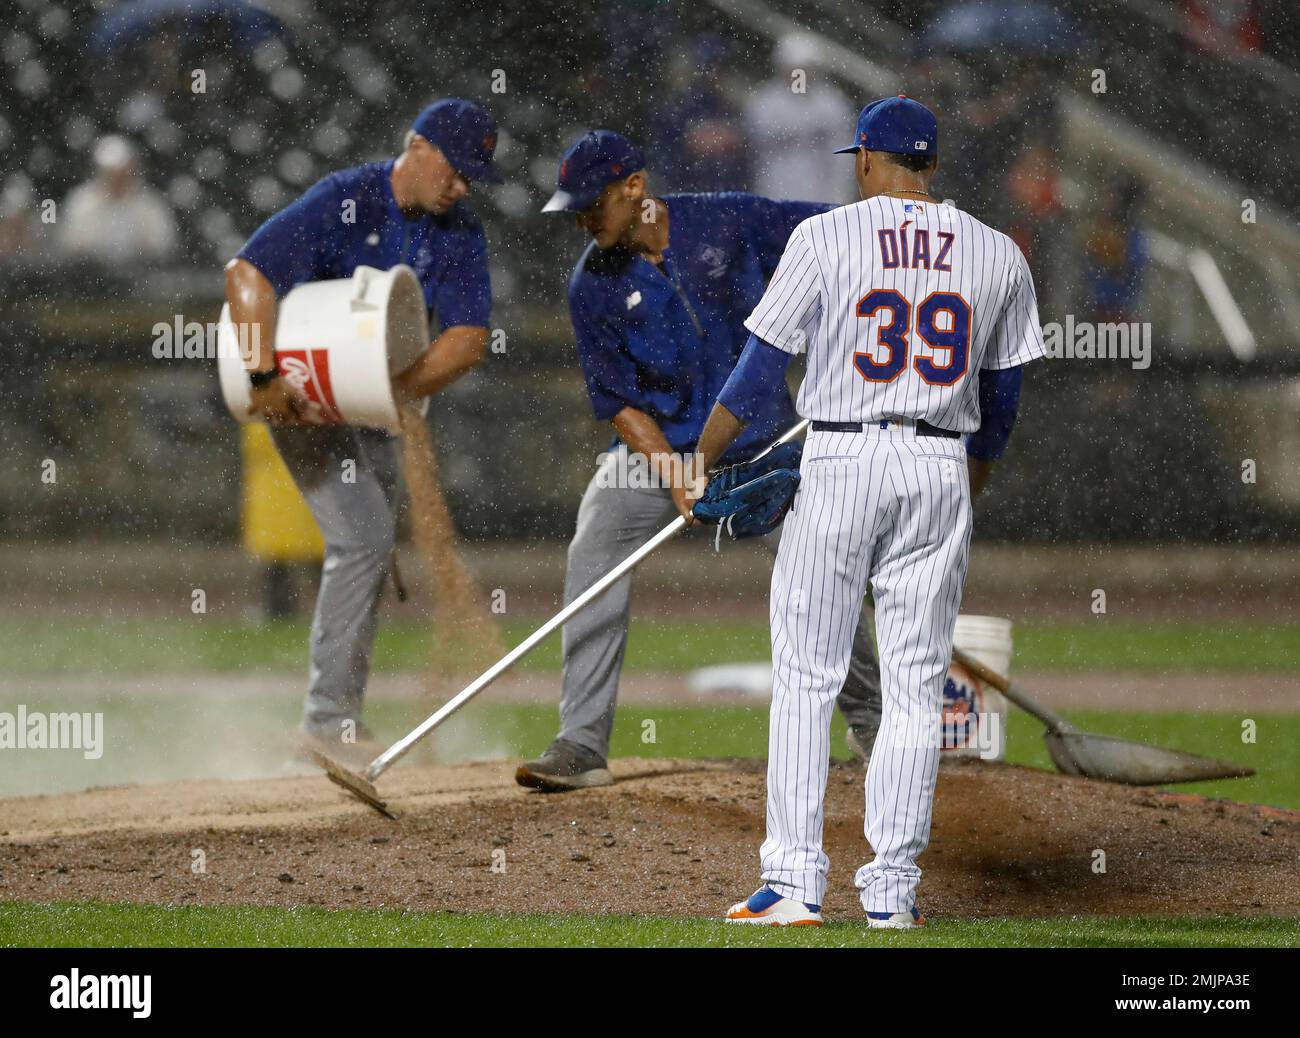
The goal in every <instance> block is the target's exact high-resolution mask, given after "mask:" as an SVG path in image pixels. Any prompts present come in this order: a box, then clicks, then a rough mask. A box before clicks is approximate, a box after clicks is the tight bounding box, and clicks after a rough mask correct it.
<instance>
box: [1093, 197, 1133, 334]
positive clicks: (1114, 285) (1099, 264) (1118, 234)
mask: <svg viewBox="0 0 1300 1038" xmlns="http://www.w3.org/2000/svg"><path fill="white" fill-rule="evenodd" d="M1141 201H1142V188H1141V185H1139V184H1138V182H1137V181H1136V180H1131V179H1124V180H1120V181H1114V182H1111V183H1108V184H1106V185H1104V186H1103V187H1102V188H1101V190H1100V191H1099V192H1098V195H1097V203H1096V206H1095V207H1094V209H1093V214H1092V216H1091V217H1090V218H1089V219H1087V220H1085V221H1084V223H1083V225H1082V228H1081V232H1082V238H1083V241H1082V244H1083V253H1084V269H1083V277H1084V285H1085V288H1086V291H1087V293H1088V295H1087V300H1088V310H1089V312H1090V313H1091V314H1092V315H1094V316H1095V318H1096V319H1097V320H1099V321H1117V322H1123V321H1133V320H1136V317H1135V316H1134V314H1135V311H1136V308H1137V302H1138V294H1139V293H1140V291H1141V288H1142V274H1143V271H1144V270H1145V269H1146V265H1147V256H1146V248H1145V245H1144V243H1143V238H1142V231H1141V228H1139V226H1138V222H1137V209H1138V206H1139V205H1140V203H1141Z"/></svg>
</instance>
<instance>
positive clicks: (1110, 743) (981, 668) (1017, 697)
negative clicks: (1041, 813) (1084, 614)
mask: <svg viewBox="0 0 1300 1038" xmlns="http://www.w3.org/2000/svg"><path fill="white" fill-rule="evenodd" d="M952 658H953V659H954V660H956V661H957V662H958V663H959V664H961V666H963V667H965V668H966V669H967V670H968V671H970V672H971V673H972V674H974V675H975V676H976V677H977V678H979V679H980V680H981V681H983V682H985V683H987V684H989V685H992V686H993V687H994V688H996V689H997V690H998V691H999V692H1001V693H1002V694H1003V695H1004V696H1006V697H1007V699H1009V700H1010V701H1011V702H1013V703H1015V704H1016V706H1018V707H1020V709H1021V710H1024V711H1025V712H1026V713H1028V714H1031V715H1032V716H1034V717H1036V718H1038V720H1040V721H1042V722H1043V724H1045V725H1046V726H1047V731H1045V732H1044V733H1043V741H1044V742H1046V743H1047V752H1048V753H1050V754H1051V755H1052V763H1054V764H1055V765H1056V766H1057V768H1059V769H1060V770H1061V771H1063V772H1064V773H1065V774H1067V775H1081V776H1083V777H1084V778H1095V779H1102V780H1103V781H1105V782H1120V783H1123V784H1125V785H1130V786H1163V785H1165V784H1166V783H1169V782H1205V781H1207V780H1209V779H1221V778H1246V777H1248V776H1250V775H1253V774H1255V770H1254V769H1253V768H1244V767H1241V766H1240V765H1237V764H1233V763H1231V762H1229V761H1222V760H1215V759H1214V758H1212V757H1200V756H1197V755H1196V754H1194V753H1183V752H1182V751H1181V750H1167V749H1165V748H1164V747H1162V746H1148V745H1147V744H1146V743H1140V742H1134V741H1133V740H1131V739H1119V738H1116V737H1115V736H1112V735H1097V734H1095V733H1093V732H1081V731H1079V729H1077V728H1075V727H1074V725H1072V724H1070V723H1069V722H1068V721H1066V720H1065V719H1064V718H1062V717H1059V716H1057V715H1056V714H1054V713H1053V712H1052V711H1051V710H1049V709H1047V707H1045V706H1043V705H1042V704H1041V703H1039V702H1037V701H1036V700H1035V699H1033V698H1032V697H1031V696H1030V695H1029V693H1027V692H1026V691H1025V690H1024V689H1023V688H1021V687H1020V686H1019V685H1017V684H1015V683H1014V682H1012V681H1010V680H1009V679H1008V678H1006V677H1004V676H1003V675H1001V674H999V673H997V671H995V670H993V669H992V668H990V667H986V666H985V665H984V664H983V663H981V662H980V661H979V660H977V659H975V658H974V657H972V656H969V655H967V654H966V653H964V652H962V651H961V650H960V649H954V650H953V654H952Z"/></svg>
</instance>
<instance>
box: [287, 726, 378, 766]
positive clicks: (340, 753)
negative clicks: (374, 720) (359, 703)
mask: <svg viewBox="0 0 1300 1038" xmlns="http://www.w3.org/2000/svg"><path fill="white" fill-rule="evenodd" d="M298 741H299V746H300V747H301V749H302V750H316V751H318V752H320V753H323V754H325V756H327V757H330V758H332V759H333V760H336V761H338V762H339V763H340V764H343V765H345V766H347V767H349V768H363V767H365V766H366V765H367V764H369V763H370V762H371V761H372V760H374V759H375V758H376V757H378V756H379V755H380V754H381V753H383V752H384V750H385V749H386V747H385V746H384V744H383V743H381V742H380V741H379V740H378V739H376V738H375V737H374V736H373V735H372V734H371V733H370V729H369V728H367V727H366V726H365V725H364V724H362V723H361V722H360V721H358V722H357V726H356V730H355V731H354V732H353V733H352V738H351V740H350V741H347V742H345V741H344V740H343V722H342V721H333V722H328V723H325V724H307V723H306V722H304V723H303V724H302V726H301V727H300V728H299V729H298ZM308 759H310V757H308Z"/></svg>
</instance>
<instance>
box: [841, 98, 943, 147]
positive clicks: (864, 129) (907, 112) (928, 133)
mask: <svg viewBox="0 0 1300 1038" xmlns="http://www.w3.org/2000/svg"><path fill="white" fill-rule="evenodd" d="M859 148H866V149H867V150H868V151H888V152H892V153H893V154H895V155H937V154H938V152H939V123H938V120H936V119H935V117H934V113H933V112H932V111H930V109H928V108H926V107H925V105H923V104H921V102H920V101H913V100H912V99H911V98H910V97H907V96H906V95H904V94H899V95H898V96H897V97H882V98H881V99H880V100H879V101H872V102H871V104H869V105H867V107H866V108H864V109H862V111H861V113H860V114H859V115H858V132H857V140H856V142H855V143H853V144H850V145H849V146H848V147H847V148H836V149H835V154H836V155H851V154H852V153H854V152H855V151H857V150H858V149H859Z"/></svg>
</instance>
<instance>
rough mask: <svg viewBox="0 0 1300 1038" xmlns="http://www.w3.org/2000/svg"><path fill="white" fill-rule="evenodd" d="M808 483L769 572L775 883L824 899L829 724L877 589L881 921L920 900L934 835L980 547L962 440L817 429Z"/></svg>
mask: <svg viewBox="0 0 1300 1038" xmlns="http://www.w3.org/2000/svg"><path fill="white" fill-rule="evenodd" d="M801 472H802V476H803V478H802V482H801V483H800V487H799V493H798V495H797V496H796V498H795V501H794V508H793V510H792V511H791V513H790V514H789V516H787V518H786V521H785V529H784V531H783V533H782V535H781V546H780V548H779V550H778V551H777V557H776V567H775V569H774V570H773V572H772V595H771V619H772V664H773V687H772V713H771V723H770V731H769V734H768V764H767V839H766V840H765V841H764V842H763V846H762V849H761V851H760V852H759V853H760V857H761V859H762V868H763V880H764V881H765V882H766V883H767V884H768V885H769V886H771V887H772V888H773V889H774V890H776V891H777V892H778V893H780V894H783V895H785V896H786V897H792V898H795V899H796V900H799V901H804V902H807V903H809V904H818V905H820V904H821V903H822V900H823V897H824V895H825V892H826V873H827V871H828V869H829V867H830V861H829V859H828V858H827V857H826V853H825V851H824V850H823V849H822V821H823V813H822V800H823V797H824V796H825V793H826V769H827V766H828V763H829V760H830V722H831V713H832V710H833V707H834V703H835V695H836V693H837V692H839V690H840V687H841V686H842V685H843V683H844V675H845V671H846V669H847V667H848V662H849V650H850V648H851V646H852V641H853V630H854V626H855V625H856V623H857V617H858V612H859V610H860V608H861V606H862V601H863V598H864V596H865V594H866V590H867V584H868V581H870V583H871V586H872V588H873V592H874V595H875V603H876V638H877V642H878V648H879V652H880V669H881V692H882V696H883V710H882V716H881V726H880V734H879V736H878V737H877V739H876V745H875V749H874V750H873V752H872V755H871V765H870V767H869V768H868V769H867V778H866V794H867V800H866V825H865V832H866V837H867V840H868V841H869V842H870V844H871V846H872V848H873V849H874V850H875V852H876V857H875V860H874V861H872V862H870V863H869V864H867V865H864V866H863V867H862V868H861V869H859V870H858V873H857V876H856V878H855V882H856V884H857V887H858V889H859V890H860V891H861V897H862V904H863V907H864V908H865V909H866V910H867V911H869V912H905V911H908V910H909V909H910V908H911V907H912V905H913V903H914V902H915V899H916V897H915V895H916V887H917V884H918V883H919V882H920V879H921V870H920V869H919V868H918V867H917V865H916V858H917V856H918V855H919V854H920V853H921V852H922V851H923V850H925V847H926V844H927V843H928V842H929V839H930V817H931V810H932V807H933V802H934V786H935V777H936V774H937V772H938V768H939V744H938V719H939V715H940V708H941V706H942V697H943V682H944V676H945V675H946V674H947V671H948V663H949V660H950V658H951V655H952V637H953V625H954V624H955V623H956V621H957V612H958V609H959V608H960V605H961V592H962V585H963V584H964V583H965V580H966V561H967V554H968V549H969V545H970V530H971V507H970V484H969V481H968V478H967V473H966V449H965V446H964V445H963V443H962V441H961V440H960V439H947V438H944V437H939V436H917V435H916V433H915V429H914V427H913V426H911V425H907V424H904V425H898V424H894V423H891V424H890V425H889V427H888V428H886V429H881V428H880V427H879V423H877V424H875V425H871V426H869V427H868V428H867V429H866V430H865V431H864V432H860V433H853V432H849V433H840V432H819V431H814V432H811V433H809V436H808V440H807V444H806V445H805V447H804V453H803V462H802V465H801Z"/></svg>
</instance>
